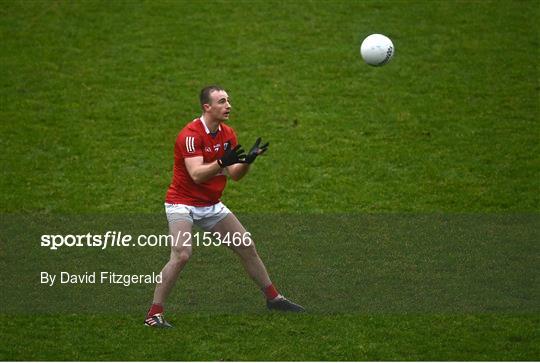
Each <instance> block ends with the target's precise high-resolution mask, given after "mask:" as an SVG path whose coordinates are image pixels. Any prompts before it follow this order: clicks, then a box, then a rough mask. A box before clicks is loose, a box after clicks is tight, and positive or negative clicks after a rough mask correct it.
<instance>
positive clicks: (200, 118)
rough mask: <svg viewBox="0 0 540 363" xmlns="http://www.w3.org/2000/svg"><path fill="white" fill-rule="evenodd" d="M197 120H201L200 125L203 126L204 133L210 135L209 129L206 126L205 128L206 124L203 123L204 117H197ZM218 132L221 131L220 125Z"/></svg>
mask: <svg viewBox="0 0 540 363" xmlns="http://www.w3.org/2000/svg"><path fill="white" fill-rule="evenodd" d="M199 120H201V123H202V124H203V127H204V131H206V133H207V134H209V133H210V129H209V128H208V126H206V124H205V123H204V116H201V117H199ZM218 131H221V125H218Z"/></svg>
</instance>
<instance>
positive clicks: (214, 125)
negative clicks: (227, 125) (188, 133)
mask: <svg viewBox="0 0 540 363" xmlns="http://www.w3.org/2000/svg"><path fill="white" fill-rule="evenodd" d="M201 121H202V122H204V124H205V125H206V127H208V130H210V132H212V133H213V132H216V131H217V130H218V129H219V123H220V121H219V120H213V119H212V118H211V117H208V115H202V116H201Z"/></svg>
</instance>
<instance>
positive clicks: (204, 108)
mask: <svg viewBox="0 0 540 363" xmlns="http://www.w3.org/2000/svg"><path fill="white" fill-rule="evenodd" d="M210 107H212V106H210V104H209V103H204V104H203V111H208V110H210Z"/></svg>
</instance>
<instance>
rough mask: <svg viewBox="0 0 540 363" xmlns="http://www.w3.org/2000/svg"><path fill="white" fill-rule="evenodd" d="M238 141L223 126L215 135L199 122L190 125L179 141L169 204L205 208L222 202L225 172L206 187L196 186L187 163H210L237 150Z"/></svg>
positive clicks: (228, 129) (167, 197)
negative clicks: (198, 160)
mask: <svg viewBox="0 0 540 363" xmlns="http://www.w3.org/2000/svg"><path fill="white" fill-rule="evenodd" d="M237 142H238V141H237V138H236V134H235V132H234V130H233V129H232V127H229V126H227V125H225V124H223V123H222V124H220V125H219V129H218V131H217V132H216V133H215V134H211V133H210V130H209V129H208V127H206V125H205V124H204V122H203V121H202V120H201V119H200V118H197V119H195V120H193V121H192V122H190V123H188V124H187V125H186V126H185V127H184V128H183V129H182V131H180V133H179V134H178V137H177V138H176V143H175V145H174V169H173V178H172V183H171V185H170V186H169V189H168V190H167V195H166V197H165V202H166V203H171V204H186V205H191V206H195V207H205V206H209V205H213V204H216V203H218V202H219V198H221V194H222V193H223V189H225V185H226V184H227V177H226V176H225V175H224V173H223V170H222V171H221V172H220V173H219V174H217V175H216V176H214V177H212V178H210V179H209V180H207V181H205V182H204V183H200V184H195V182H194V181H193V179H191V176H190V175H189V173H188V171H187V168H186V164H185V163H184V159H186V158H190V157H194V156H202V157H203V159H204V163H211V162H213V161H215V160H217V159H219V158H221V157H222V156H223V154H224V153H225V152H224V148H225V146H226V144H228V145H227V147H229V148H234V147H235V146H236V144H237Z"/></svg>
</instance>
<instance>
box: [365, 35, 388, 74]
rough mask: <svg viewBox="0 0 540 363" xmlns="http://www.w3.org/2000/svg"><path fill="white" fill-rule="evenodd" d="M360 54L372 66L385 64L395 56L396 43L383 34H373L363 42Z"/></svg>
mask: <svg viewBox="0 0 540 363" xmlns="http://www.w3.org/2000/svg"><path fill="white" fill-rule="evenodd" d="M360 54H361V55H362V58H364V61H365V62H366V63H367V64H369V65H372V66H376V67H377V66H383V65H385V64H386V63H388V62H389V61H390V59H392V57H393V56H394V44H392V41H391V40H390V38H388V37H386V36H384V35H382V34H371V35H370V36H368V37H367V38H366V39H364V41H363V42H362V45H361V46H360Z"/></svg>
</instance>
